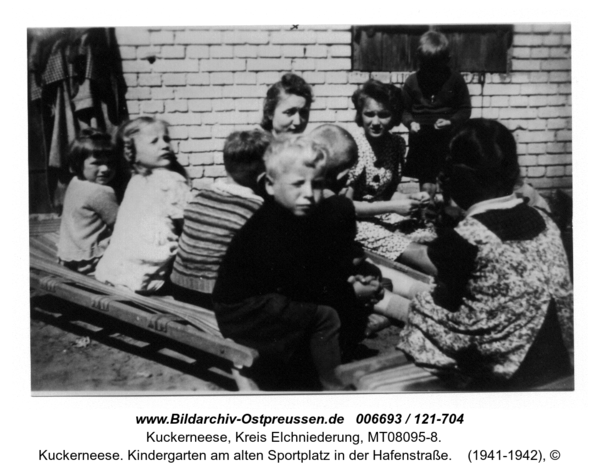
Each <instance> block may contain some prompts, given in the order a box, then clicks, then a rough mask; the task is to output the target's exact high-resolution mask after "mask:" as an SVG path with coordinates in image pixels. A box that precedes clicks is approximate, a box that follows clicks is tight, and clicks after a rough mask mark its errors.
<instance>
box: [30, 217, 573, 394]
mask: <svg viewBox="0 0 600 472" xmlns="http://www.w3.org/2000/svg"><path fill="white" fill-rule="evenodd" d="M59 222H60V221H59V220H57V219H55V220H43V221H40V222H32V223H30V283H31V289H32V291H33V296H36V295H40V294H48V295H51V296H53V297H57V298H59V299H62V300H66V301H68V302H70V303H74V304H76V305H79V306H82V307H86V308H89V309H91V310H93V311H95V312H98V313H102V314H104V315H107V316H109V317H111V318H114V319H118V320H120V321H122V322H125V323H127V324H129V325H132V326H136V327H139V328H142V329H144V330H148V331H150V332H152V333H155V334H158V335H160V336H162V337H164V338H167V339H171V340H174V341H176V342H178V343H181V344H183V345H185V346H188V347H191V348H193V349H194V350H196V351H198V354H199V356H201V355H202V353H207V354H210V355H213V356H217V357H218V358H220V359H223V360H224V361H226V363H228V365H230V369H231V376H232V378H233V379H234V380H235V383H236V385H237V388H238V389H239V390H240V391H252V390H258V387H257V385H256V384H255V383H254V382H253V381H252V379H250V378H248V377H246V376H244V375H243V369H244V368H245V367H251V366H252V365H253V364H254V362H255V361H256V359H257V358H258V352H257V351H256V350H254V349H251V348H248V347H245V346H242V345H240V344H238V343H236V342H234V341H232V340H230V339H225V338H224V337H223V335H222V334H221V332H220V331H219V328H218V326H217V322H216V319H215V315H214V313H213V312H212V311H210V310H206V309H204V308H201V307H197V306H192V305H189V304H186V303H182V302H178V301H175V300H168V299H164V298H159V297H152V296H143V295H139V294H136V293H134V292H131V291H127V290H123V289H119V288H116V287H111V286H109V285H106V284H103V283H101V282H98V281H96V280H95V279H93V278H91V277H87V276H84V275H81V274H78V273H75V272H73V271H71V270H69V269H66V268H65V267H62V266H61V265H59V264H58V263H57V262H56V256H55V254H56V243H57V241H58V225H59ZM369 258H370V259H371V260H372V261H373V262H375V263H377V264H381V265H385V266H386V267H390V268H393V269H395V270H399V271H400V272H403V273H406V274H407V275H410V276H411V277H414V278H416V279H417V280H421V281H422V282H425V283H430V282H431V278H430V277H429V276H426V275H423V274H421V273H419V272H417V271H414V270H413V269H410V268H408V267H406V266H403V265H402V264H398V263H395V262H391V261H388V260H386V259H384V258H382V257H380V256H377V255H375V254H369ZM337 375H338V378H339V379H340V380H341V382H342V383H343V384H344V385H345V386H347V387H348V389H353V390H358V391H379V392H382V391H393V392H403V391H405V392H407V391H413V392H414V391H420V392H424V391H444V390H446V391H447V390H448V387H447V386H445V385H444V384H443V383H442V382H441V381H440V380H439V379H438V378H437V377H435V376H434V375H432V374H431V373H429V372H427V371H426V370H424V369H421V368H419V367H417V366H415V365H414V364H412V363H411V362H409V360H408V359H407V358H406V356H405V355H404V354H403V353H401V352H399V351H396V352H392V353H390V354H385V355H380V356H376V357H372V358H369V359H364V360H360V361H356V362H351V363H348V364H345V365H342V366H339V367H338V369H337ZM534 389H539V390H572V389H573V377H572V376H571V377H565V378H561V379H556V380H553V381H552V382H549V383H547V384H544V385H540V386H536V387H535V388H534Z"/></svg>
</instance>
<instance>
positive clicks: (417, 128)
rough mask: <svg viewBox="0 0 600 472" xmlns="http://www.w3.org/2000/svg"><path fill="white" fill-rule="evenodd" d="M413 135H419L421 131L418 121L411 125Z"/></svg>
mask: <svg viewBox="0 0 600 472" xmlns="http://www.w3.org/2000/svg"><path fill="white" fill-rule="evenodd" d="M409 131H410V132H411V133H418V132H419V131H421V125H420V124H419V123H417V122H416V121H413V122H412V123H411V124H410V130H409Z"/></svg>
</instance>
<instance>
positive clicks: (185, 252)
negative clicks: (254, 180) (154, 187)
mask: <svg viewBox="0 0 600 472" xmlns="http://www.w3.org/2000/svg"><path fill="white" fill-rule="evenodd" d="M262 203H263V200H262V198H261V197H259V196H257V195H256V194H254V193H253V192H252V190H250V189H249V188H247V187H242V186H240V185H237V184H231V183H222V182H219V183H215V184H214V185H213V186H212V188H210V189H203V190H199V191H198V193H197V194H196V195H195V196H194V198H193V199H192V200H191V201H190V202H189V203H188V205H187V207H186V209H185V212H184V223H183V233H182V235H181V238H180V239H179V250H178V252H177V257H176V258H175V263H174V265H173V272H172V274H171V281H172V282H173V283H175V284H177V285H179V286H182V287H185V288H188V289H191V290H195V291H198V292H202V293H212V290H213V287H214V285H215V282H216V279H217V272H218V270H219V266H220V265H221V261H222V259H223V256H224V255H225V252H226V251H227V247H228V246H229V243H230V242H231V239H232V238H233V236H234V235H235V234H236V233H237V232H238V230H239V229H240V228H241V227H242V226H243V225H244V224H245V223H246V221H248V219H249V218H250V217H251V216H252V215H253V214H254V212H255V211H256V210H258V209H259V208H260V206H261V205H262Z"/></svg>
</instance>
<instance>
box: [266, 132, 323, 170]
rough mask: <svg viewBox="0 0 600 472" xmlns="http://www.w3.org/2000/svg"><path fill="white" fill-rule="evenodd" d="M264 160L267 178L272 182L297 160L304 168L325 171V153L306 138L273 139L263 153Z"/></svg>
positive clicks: (320, 147)
mask: <svg viewBox="0 0 600 472" xmlns="http://www.w3.org/2000/svg"><path fill="white" fill-rule="evenodd" d="M264 160H265V169H266V171H267V177H269V178H270V179H273V180H274V179H277V178H278V177H279V176H281V175H282V174H284V173H285V172H286V171H287V169H288V168H289V167H290V165H291V163H293V162H295V161H297V160H301V161H302V164H303V165H305V166H306V167H313V168H323V170H325V164H326V160H327V151H326V150H325V148H324V147H322V146H320V145H318V144H317V143H316V142H315V141H313V140H312V139H310V138H308V137H306V136H291V137H284V138H277V139H275V140H274V141H273V142H272V143H271V145H270V146H269V147H268V149H267V151H266V152H265V156H264Z"/></svg>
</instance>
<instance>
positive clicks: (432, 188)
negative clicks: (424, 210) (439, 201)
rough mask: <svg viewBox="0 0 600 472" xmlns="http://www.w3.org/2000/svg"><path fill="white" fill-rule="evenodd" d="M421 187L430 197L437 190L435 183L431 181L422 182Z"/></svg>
mask: <svg viewBox="0 0 600 472" xmlns="http://www.w3.org/2000/svg"><path fill="white" fill-rule="evenodd" d="M421 188H422V189H423V192H426V193H427V194H428V195H429V196H430V197H431V198H433V197H434V196H435V194H436V193H437V191H438V188H437V185H436V184H434V183H432V182H428V183H424V184H423V186H422V187H421Z"/></svg>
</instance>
